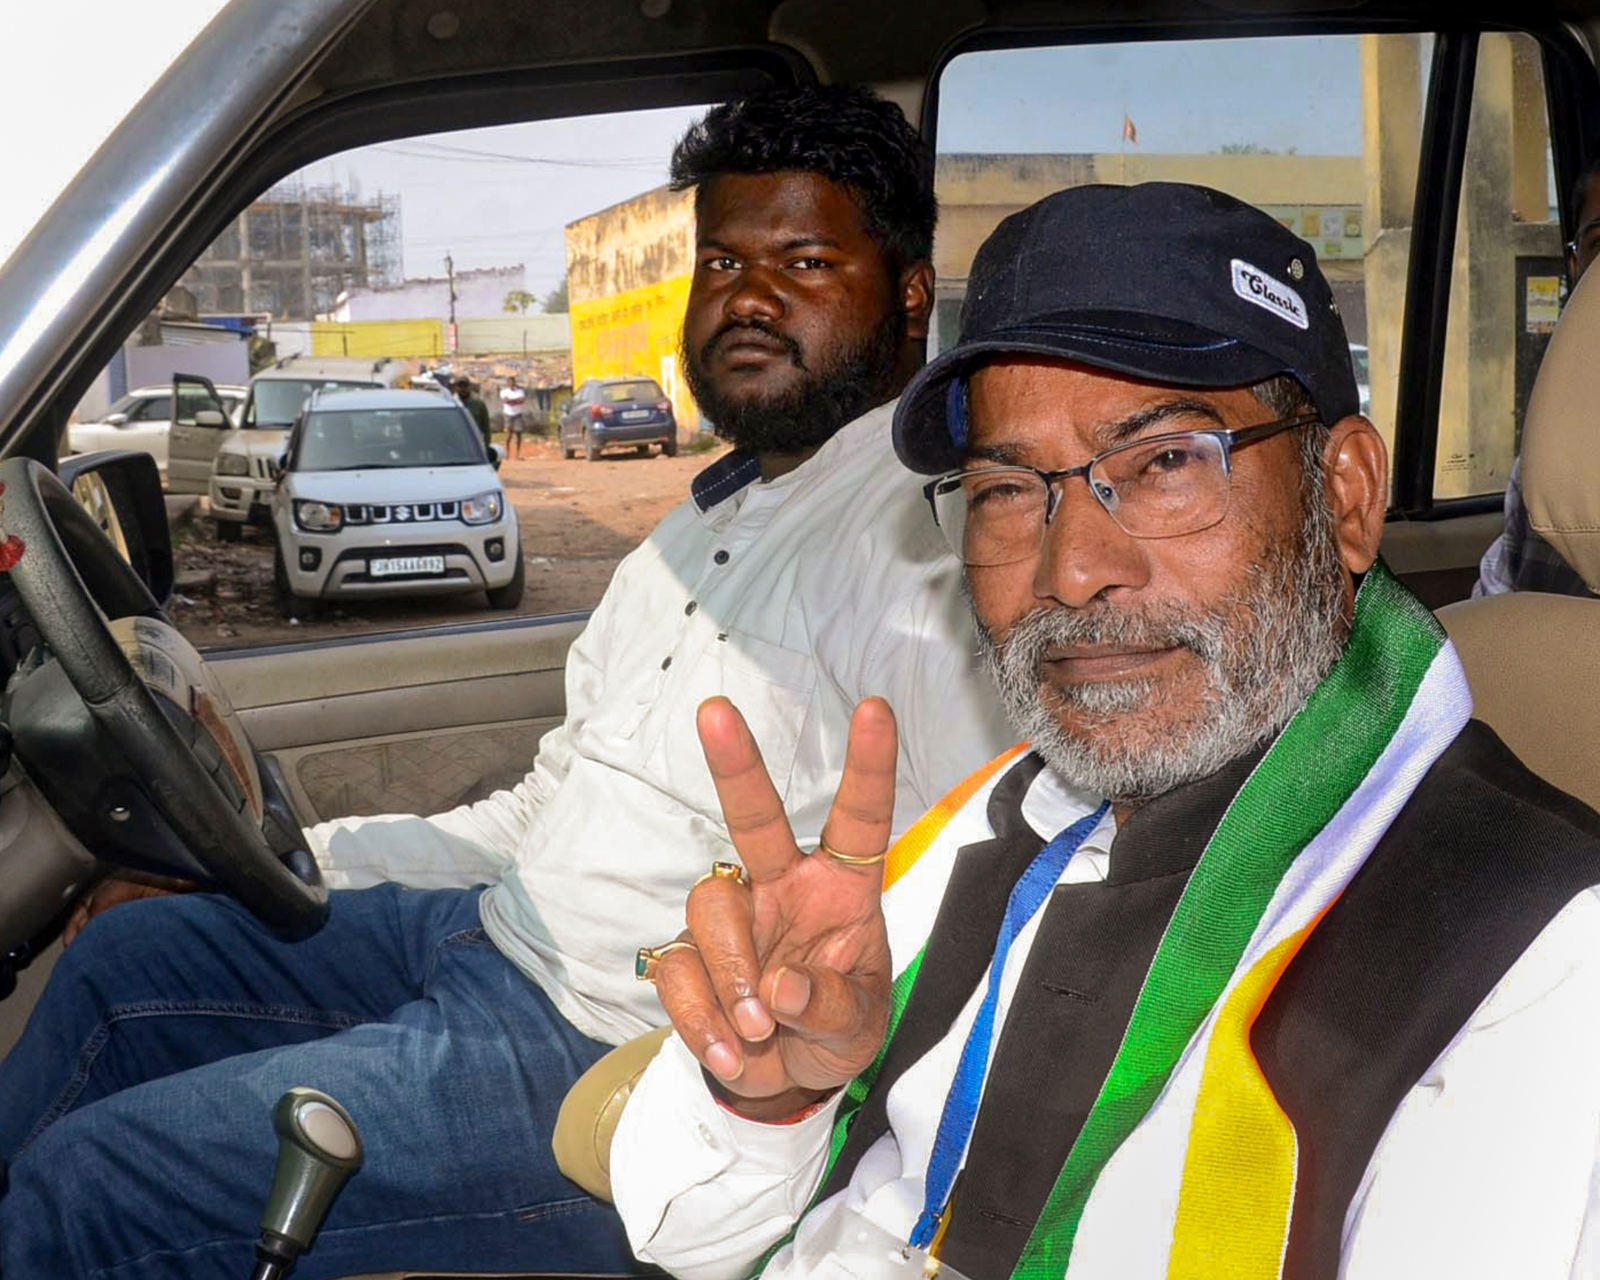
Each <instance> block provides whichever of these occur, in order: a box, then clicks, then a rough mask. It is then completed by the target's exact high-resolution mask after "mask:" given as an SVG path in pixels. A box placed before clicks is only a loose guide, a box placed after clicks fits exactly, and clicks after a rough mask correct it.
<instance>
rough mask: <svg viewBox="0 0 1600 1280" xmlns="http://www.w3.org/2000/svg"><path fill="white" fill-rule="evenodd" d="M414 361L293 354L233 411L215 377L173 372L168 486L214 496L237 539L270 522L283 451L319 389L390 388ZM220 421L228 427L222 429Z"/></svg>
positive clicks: (225, 532)
mask: <svg viewBox="0 0 1600 1280" xmlns="http://www.w3.org/2000/svg"><path fill="white" fill-rule="evenodd" d="M407 367H408V366H407V365H406V364H405V363H404V362H402V361H398V360H394V359H391V358H389V357H387V356H385V357H383V358H381V359H378V360H365V359H359V358H355V357H350V356H327V357H323V356H298V355H297V356H286V357H285V358H284V359H282V360H279V361H278V362H277V363H276V364H275V365H273V366H272V367H271V368H268V369H263V370H262V371H261V372H260V373H258V374H256V375H255V376H254V377H253V378H251V379H250V387H249V391H248V394H247V395H246V396H245V401H244V405H243V406H242V407H241V408H240V409H239V411H238V412H237V413H236V414H233V415H232V416H229V415H228V414H226V413H225V412H224V407H223V406H222V405H221V404H219V403H218V401H219V399H220V396H219V394H218V392H217V390H216V388H214V387H213V386H212V385H211V383H210V382H208V381H207V380H206V379H204V378H200V377H196V376H194V375H193V374H184V373H180V374H176V375H174V377H173V379H172V394H173V403H174V404H175V405H176V406H177V410H178V412H177V415H176V417H175V418H174V421H173V424H172V445H171V465H170V467H169V468H168V478H167V488H168V489H170V490H171V491H172V492H173V493H203V494H206V495H207V497H208V498H209V499H210V504H211V515H212V518H213V519H214V520H215V521H216V526H217V537H218V539H219V540H220V541H223V542H235V541H237V540H238V538H239V536H240V534H241V533H243V531H244V527H245V525H246V524H262V525H264V524H267V523H269V521H270V515H269V511H268V504H269V503H270V502H271V500H272V486H273V484H274V483H275V481H276V480H277V474H278V458H279V456H280V455H281V454H282V453H283V446H284V440H285V438H286V436H287V434H288V431H289V427H290V424H292V423H293V422H294V420H295V418H296V417H297V416H298V415H299V413H300V409H301V407H302V406H303V405H304V404H305V402H306V400H307V399H308V398H309V397H310V396H311V394H312V393H313V392H315V391H331V390H353V389H355V388H358V387H391V386H394V385H395V384H396V383H397V382H399V381H401V380H403V379H404V378H405V377H406V370H407ZM219 428H221V429H219Z"/></svg>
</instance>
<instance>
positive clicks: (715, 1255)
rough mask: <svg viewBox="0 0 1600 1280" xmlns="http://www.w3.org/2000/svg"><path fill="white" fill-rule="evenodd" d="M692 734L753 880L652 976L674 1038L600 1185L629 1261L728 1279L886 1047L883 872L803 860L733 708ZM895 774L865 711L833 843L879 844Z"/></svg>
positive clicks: (799, 1186)
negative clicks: (608, 1192) (628, 1248)
mask: <svg viewBox="0 0 1600 1280" xmlns="http://www.w3.org/2000/svg"><path fill="white" fill-rule="evenodd" d="M699 726H700V733H701V739H702V742H703V744H704V747H705V752H706V760H707V763H708V765H709V766H710V768H711V773H712V778H713V781H714V782H715V785H716V789H717V797H718V799H719V801H720V802H721V805H722V810H723V815H724V817H725V819H726V821H727V825H728V834H729V836H730V838H731V839H732V841H733V844H734V847H735V848H736V849H737V850H738V852H739V856H740V858H741V860H742V861H743V864H744V866H745V868H746V870H747V872H748V876H749V879H748V882H747V883H746V882H743V881H739V880H732V879H728V878H725V877H718V876H712V877H707V878H706V879H705V880H703V881H701V883H699V884H697V885H696V886H695V887H694V889H693V890H691V892H690V894H689V902H688V906H687V910H686V912H685V914H686V917H687V920H688V924H689V927H688V929H686V930H685V931H684V933H683V934H682V935H681V940H683V941H687V942H689V943H691V944H692V945H690V946H686V947H680V948H675V949H673V950H671V951H669V952H668V953H667V954H666V955H665V956H663V957H662V958H661V959H660V961H659V962H658V967H657V968H656V970H655V975H654V976H655V982H656V987H657V990H658V992H659V993H660V996H661V1003H662V1005H663V1006H664V1007H665V1009H666V1010H667V1013H668V1016H669V1017H670V1018H671V1019H672V1024H673V1028H674V1030H675V1032H676V1035H675V1036H674V1037H673V1038H672V1039H669V1040H668V1042H667V1044H666V1047H665V1048H664V1049H663V1051H662V1053H661V1054H660V1055H659V1056H658V1057H657V1059H656V1061H655V1062H654V1063H652V1064H651V1066H650V1068H649V1070H647V1071H646V1072H645V1075H644V1077H643V1079H642V1080H641V1081H640V1084H639V1086H638V1087H637V1089H636V1090H635V1092H634V1093H633V1095H632V1096H631V1097H630V1098H629V1100H628V1105H627V1108H626V1109H625V1110H624V1112H623V1115H622V1122H621V1125H620V1127H619V1128H618V1131H617V1134H616V1138H615V1140H614V1142H613V1144H612V1149H611V1184H612V1191H613V1194H614V1196H615V1198H616V1205H617V1209H618V1211H619V1212H620V1213H621V1214H622V1218H623V1222H624V1224H625V1225H626V1226H627V1229H628V1236H629V1240H630V1242H631V1243H632V1245H633V1247H634V1250H635V1252H637V1253H638V1255H639V1256H640V1257H641V1258H644V1259H646V1260H649V1261H655V1262H657V1263H659V1264H660V1265H662V1266H664V1267H666V1268H667V1269H668V1270H669V1271H671V1272H673V1273H674V1274H675V1275H678V1276H681V1277H685V1278H686V1280H734V1278H735V1277H738V1276H742V1275H746V1274H748V1273H749V1271H750V1269H751V1267H752V1266H753V1265H754V1264H755V1263H756V1261H757V1260H758V1259H759V1258H760V1257H761V1255H762V1254H763V1253H764V1252H765V1251H766V1250H767V1249H768V1248H770V1247H771V1246H772V1245H773V1244H775V1243H776V1242H777V1241H778V1240H780V1239H782V1237H783V1236H784V1235H785V1234H786V1233H787V1232H788V1230H789V1229H790V1228H791V1227H792V1226H793V1225H794V1223H795V1222H796V1221H797V1220H798V1218H799V1216H800V1214H801V1213H802V1212H803V1211H804V1209H805V1206H806V1203H807V1201H808V1200H809V1198H810V1196H811V1195H812V1193H813V1192H814V1191H815V1189H816V1186H817V1183H818V1180H819V1179H820V1177H821V1174H822V1169H823V1166H824V1163H825V1160H826V1156H827V1146H828V1133H829V1128H830V1124H831V1121H832V1116H833V1112H834V1111H835V1110H836V1109H837V1107H838V1105H839V1103H838V1099H839V1097H840V1096H841V1095H840V1093H839V1089H840V1086H842V1085H843V1084H845V1083H846V1082H848V1081H849V1080H851V1079H852V1078H854V1077H855V1076H856V1075H857V1074H858V1073H859V1072H860V1071H861V1070H863V1069H864V1068H865V1067H866V1066H867V1064H868V1063H870V1062H871V1061H872V1058H873V1056H874V1055H875V1054H876V1053H877V1050H878V1047H879V1045H880V1044H881V1043H882V1041H883V1035H884V1029H885V1027H886V1025H887V1022H888V1015H889V981H890V967H889V946H888V936H887V930H886V926H885V923H884V918H883V907H882V872H881V868H880V867H879V865H878V864H877V863H876V862H871V863H868V864H865V865H860V864H853V863H847V862H842V861H839V860H837V859H835V858H832V857H828V856H826V855H823V854H820V853H819V854H814V855H812V856H810V857H807V856H805V855H803V854H802V853H801V852H800V850H799V848H798V847H797V846H796V844H795V840H794V835H793V832H792V831H791V830H790V827H789V823H788V820H787V819H786V818H785V816H784V812H783V804H782V801H781V799H780V798H779V796H778V793H777V791H776V790H775V789H774V788H773V785H772V783H771V781H770V779H769V778H768V776H767V773H766V769H765V767H764V765H763V764H762V761H761V756H760V752H759V751H758V750H757V748H756V745H755V739H754V738H753V737H752V736H751V734H750V731H749V729H748V728H747V727H746V725H745V723H744V721H743V719H742V718H741V717H739V716H738V715H737V714H736V713H735V712H734V711H733V708H732V705H731V704H730V703H729V702H728V701H727V700H726V699H725V698H713V699H710V700H709V701H707V702H706V703H705V704H704V705H703V706H702V707H701V709H700V715H699ZM894 765H895V724H894V717H893V715H892V714H890V713H889V711H888V708H887V706H886V705H885V704H884V703H883V702H882V701H880V700H876V699H870V700H868V701H866V702H863V703H862V704H861V706H860V707H858V708H857V710H856V713H855V715H854V717H853V718H852V720H851V725H850V739H849V745H848V747H847V748H846V757H845V763H844V769H843V774H842V777H841V779H840V783H839V790H838V792H837V794H836V795H835V798H834V802H833V807H832V809H831V810H830V811H829V814H828V819H827V822H826V824H825V831H826V835H827V841H828V844H829V845H830V846H831V847H833V848H835V849H837V850H839V851H840V852H841V853H848V854H852V855H855V856H856V857H858V858H859V857H868V858H871V857H873V856H875V855H877V854H881V853H882V851H883V850H884V849H885V848H887V846H888V842H889V827H890V823H891V821H892V815H893V811H894V781H895V768H894ZM712 1081H714V1082H715V1083H714V1085H713V1084H712V1083H711V1082H712ZM713 1087H714V1088H715V1089H716V1091H717V1096H716V1097H714V1096H713V1094H712V1089H713ZM719 1099H720V1100H719Z"/></svg>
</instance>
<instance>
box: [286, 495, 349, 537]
mask: <svg viewBox="0 0 1600 1280" xmlns="http://www.w3.org/2000/svg"><path fill="white" fill-rule="evenodd" d="M294 522H295V523H296V524H297V525H299V526H300V527H301V528H302V529H308V530H310V531H311V532H312V533H337V532H338V531H339V529H340V528H341V526H343V524H344V511H343V509H342V508H340V507H338V506H335V505H334V504H332V503H327V502H296V503H295V504H294Z"/></svg>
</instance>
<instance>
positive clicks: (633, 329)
mask: <svg viewBox="0 0 1600 1280" xmlns="http://www.w3.org/2000/svg"><path fill="white" fill-rule="evenodd" d="M689 280H690V276H689V275H688V274H687V273H685V274H682V275H676V276H672V277H670V278H669V279H666V280H662V281H661V282H660V283H658V284H647V285H642V286H640V287H639V288H636V289H628V290H625V291H624V292H622V293H616V294H612V295H611V296H610V297H605V298H591V299H589V300H587V301H584V302H577V301H574V302H573V303H572V385H573V386H574V387H577V386H581V385H582V384H583V381H584V379H586V378H625V377H637V376H640V375H643V376H645V377H650V378H654V379H655V380H656V381H657V382H659V383H660V384H661V386H662V388H663V389H665V391H666V393H667V395H668V397H670V398H671V400H672V408H673V413H674V414H675V415H676V417H677V419H678V429H679V433H680V435H686V434H689V433H691V432H694V431H697V430H699V428H700V411H699V410H698V409H697V408H696V407H695V403H694V397H692V396H691V395H690V394H689V388H688V387H687V386H686V385H685V384H684V381H683V377H682V374H681V373H680V372H679V370H678V337H679V335H680V333H681V332H682V330H683V316H684V312H685V311H686V310H687V309H688V305H689Z"/></svg>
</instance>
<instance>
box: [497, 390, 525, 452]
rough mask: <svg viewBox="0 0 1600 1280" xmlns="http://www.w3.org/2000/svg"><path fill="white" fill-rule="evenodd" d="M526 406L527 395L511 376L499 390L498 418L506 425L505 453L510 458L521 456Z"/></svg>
mask: <svg viewBox="0 0 1600 1280" xmlns="http://www.w3.org/2000/svg"><path fill="white" fill-rule="evenodd" d="M527 405H528V393H527V392H526V391H524V390H523V389H522V388H521V387H519V386H518V385H517V375H516V374H512V375H511V376H510V377H509V378H507V379H506V385H505V386H503V387H501V388H500V416H501V417H502V418H503V419H504V420H505V424H506V452H507V454H508V455H509V456H510V457H513V458H520V457H521V456H522V435H523V432H524V431H525V430H526V429H527V423H526V419H525V417H524V411H525V410H526V409H527Z"/></svg>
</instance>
